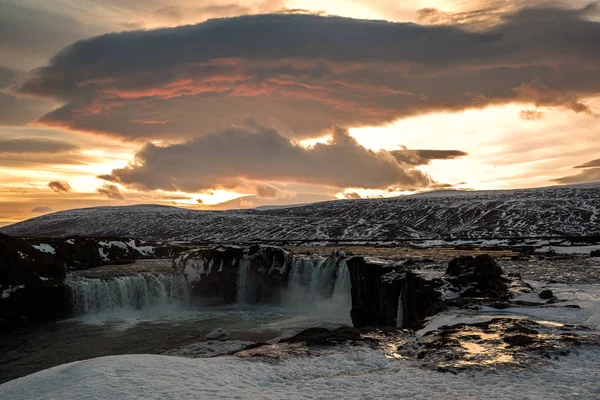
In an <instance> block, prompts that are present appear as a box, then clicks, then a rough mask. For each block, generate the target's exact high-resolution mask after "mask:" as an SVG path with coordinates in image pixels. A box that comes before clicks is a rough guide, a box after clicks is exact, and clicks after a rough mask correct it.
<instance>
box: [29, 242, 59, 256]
mask: <svg viewBox="0 0 600 400" xmlns="http://www.w3.org/2000/svg"><path fill="white" fill-rule="evenodd" d="M31 246H33V247H35V248H36V249H38V250H39V251H41V252H42V253H50V254H56V250H54V247H52V246H50V245H49V244H46V243H40V244H32V245H31Z"/></svg>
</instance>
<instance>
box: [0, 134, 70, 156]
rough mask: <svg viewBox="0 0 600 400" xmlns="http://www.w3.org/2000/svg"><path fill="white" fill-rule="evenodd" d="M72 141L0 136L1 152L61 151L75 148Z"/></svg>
mask: <svg viewBox="0 0 600 400" xmlns="http://www.w3.org/2000/svg"><path fill="white" fill-rule="evenodd" d="M77 149H78V147H77V146H75V145H74V144H72V143H69V142H65V141H62V140H54V139H45V138H2V137H0V154H1V153H62V152H69V151H73V150H77Z"/></svg>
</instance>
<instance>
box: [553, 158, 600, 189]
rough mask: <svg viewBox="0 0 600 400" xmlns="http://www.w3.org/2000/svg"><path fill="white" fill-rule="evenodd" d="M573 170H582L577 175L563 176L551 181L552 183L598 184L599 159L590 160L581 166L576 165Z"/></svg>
mask: <svg viewBox="0 0 600 400" xmlns="http://www.w3.org/2000/svg"><path fill="white" fill-rule="evenodd" d="M574 168H577V169H582V170H583V171H579V172H578V173H577V174H574V175H569V176H563V177H562V178H558V179H553V182H557V183H560V184H565V185H568V184H577V183H589V182H600V158H599V159H596V160H591V161H588V162H586V163H583V164H581V165H577V166H575V167H574Z"/></svg>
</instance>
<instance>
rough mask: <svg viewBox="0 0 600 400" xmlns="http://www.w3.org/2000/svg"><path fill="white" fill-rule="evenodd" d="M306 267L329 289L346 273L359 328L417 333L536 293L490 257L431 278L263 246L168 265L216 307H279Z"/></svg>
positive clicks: (411, 270) (400, 265)
mask: <svg viewBox="0 0 600 400" xmlns="http://www.w3.org/2000/svg"><path fill="white" fill-rule="evenodd" d="M306 265H309V266H310V268H312V269H313V270H315V269H318V268H320V270H319V271H320V273H321V274H322V276H325V278H328V279H324V281H327V282H333V281H334V279H331V278H332V277H331V276H328V275H340V274H342V273H343V272H344V271H343V269H344V268H346V269H347V273H348V274H349V280H350V284H349V286H350V287H351V301H352V309H351V318H352V323H353V325H354V327H356V328H362V327H385V326H388V327H389V326H392V327H398V328H405V329H418V328H420V327H421V326H422V325H423V324H424V322H425V321H426V320H427V318H428V317H430V316H433V315H435V314H437V313H439V312H441V311H443V310H446V309H448V308H450V307H459V308H465V307H466V308H468V307H475V306H477V305H482V304H485V305H489V306H492V307H495V308H507V307H510V306H511V304H512V305H514V302H513V301H512V299H513V297H515V296H516V295H519V294H523V293H532V292H533V289H532V288H531V286H529V285H527V284H526V283H524V282H523V281H522V280H521V279H520V278H519V277H518V276H510V277H509V276H507V275H505V274H504V272H503V270H502V268H501V267H500V266H499V265H498V264H497V262H496V261H495V260H494V259H493V258H492V257H490V256H488V255H478V256H477V257H470V256H467V257H459V258H456V259H453V260H452V261H450V263H449V264H448V266H447V269H446V271H445V273H444V274H440V273H437V274H431V273H428V272H427V271H424V270H423V269H421V267H420V265H419V264H418V263H416V262H414V261H411V260H408V261H401V262H394V261H388V260H381V259H374V258H369V257H357V256H353V255H351V254H349V253H348V252H344V251H335V252H333V253H332V254H331V255H330V256H329V257H328V258H325V259H324V258H318V257H312V256H307V255H296V254H293V253H291V252H290V251H287V250H285V249H283V248H280V247H274V246H262V245H260V246H259V245H256V246H251V247H249V248H246V249H244V248H241V247H236V246H218V247H214V248H211V249H201V250H195V251H190V252H187V253H182V254H181V255H180V256H179V257H177V258H176V259H175V260H174V262H173V267H174V268H175V270H176V271H177V272H178V273H181V274H183V275H185V276H186V278H187V280H188V281H189V282H190V284H191V285H192V288H193V291H194V293H195V294H196V295H197V296H203V297H207V298H210V299H212V300H214V301H215V302H221V303H233V302H235V301H238V302H247V303H277V302H278V301H279V300H280V299H281V295H282V293H284V291H285V290H286V289H287V287H288V284H289V277H290V274H291V273H292V270H293V268H303V267H304V266H306ZM324 266H325V267H324ZM327 291H329V293H330V294H331V292H332V291H333V287H328V288H325V292H327ZM240 296H242V297H243V299H241V298H240ZM549 301H551V300H549ZM540 304H542V303H540Z"/></svg>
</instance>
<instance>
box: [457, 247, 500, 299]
mask: <svg viewBox="0 0 600 400" xmlns="http://www.w3.org/2000/svg"><path fill="white" fill-rule="evenodd" d="M502 274H503V271H502V268H501V267H500V266H499V265H498V264H497V263H496V261H495V260H494V259H493V258H492V257H490V256H489V255H487V254H482V255H478V256H477V257H471V256H465V257H458V258H455V259H453V260H451V261H450V263H449V264H448V268H447V269H446V274H445V276H446V279H447V280H448V281H449V282H451V283H452V284H453V285H454V286H455V287H457V288H458V289H459V291H460V293H461V296H463V297H485V298H496V299H501V300H507V299H508V298H509V297H510V294H509V291H508V282H509V281H508V279H506V278H504V277H503V276H502Z"/></svg>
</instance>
